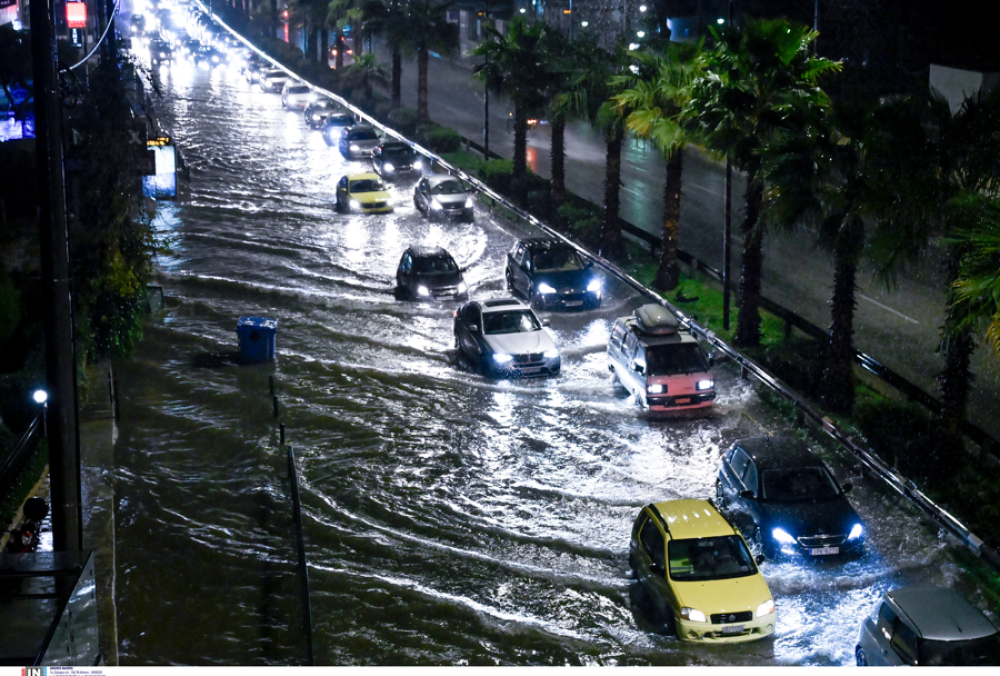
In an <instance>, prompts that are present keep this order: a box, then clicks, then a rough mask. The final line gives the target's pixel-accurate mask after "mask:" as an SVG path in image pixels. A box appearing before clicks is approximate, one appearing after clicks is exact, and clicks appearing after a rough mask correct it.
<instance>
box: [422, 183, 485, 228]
mask: <svg viewBox="0 0 1000 676" xmlns="http://www.w3.org/2000/svg"><path fill="white" fill-rule="evenodd" d="M413 204H414V206H416V207H417V209H418V210H419V211H420V212H421V213H423V214H424V215H425V216H427V217H429V218H436V217H439V216H447V217H449V218H461V219H463V220H467V221H471V220H472V218H473V205H474V204H475V198H474V197H473V193H472V189H471V188H469V186H467V185H466V184H465V183H464V182H462V180H461V179H458V178H455V177H454V176H450V175H448V174H433V175H431V176H424V177H423V178H421V179H420V180H419V181H418V182H417V185H415V186H414V187H413Z"/></svg>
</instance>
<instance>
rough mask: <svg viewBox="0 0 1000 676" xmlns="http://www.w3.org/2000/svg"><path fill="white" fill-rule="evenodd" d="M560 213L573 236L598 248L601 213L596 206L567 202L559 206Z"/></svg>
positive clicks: (585, 243)
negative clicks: (590, 206)
mask: <svg viewBox="0 0 1000 676" xmlns="http://www.w3.org/2000/svg"><path fill="white" fill-rule="evenodd" d="M558 213H559V217H560V218H561V219H562V221H563V223H564V224H565V226H564V227H565V229H566V232H567V233H568V234H569V235H570V236H571V237H573V238H574V239H576V240H577V241H579V242H581V243H583V244H584V246H587V247H589V248H596V246H597V243H598V239H599V238H600V236H601V213H600V211H599V210H598V209H597V208H596V207H594V208H587V207H585V206H579V205H575V204H570V203H568V202H567V203H566V204H563V205H562V206H561V207H559V212H558Z"/></svg>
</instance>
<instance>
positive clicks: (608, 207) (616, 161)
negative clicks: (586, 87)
mask: <svg viewBox="0 0 1000 676" xmlns="http://www.w3.org/2000/svg"><path fill="white" fill-rule="evenodd" d="M624 137H625V134H624V133H623V131H622V127H621V125H615V127H614V129H613V130H612V131H610V132H609V133H608V134H607V153H606V155H605V158H606V159H605V164H604V221H603V222H602V224H601V246H600V254H601V255H602V256H604V257H605V258H617V257H618V256H619V255H620V254H621V253H622V226H621V222H620V221H619V220H618V211H619V207H620V205H621V194H620V193H621V187H622V140H623V139H624Z"/></svg>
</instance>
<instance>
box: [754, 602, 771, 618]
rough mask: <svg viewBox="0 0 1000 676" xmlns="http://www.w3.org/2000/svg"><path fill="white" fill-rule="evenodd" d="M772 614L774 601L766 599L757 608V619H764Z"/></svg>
mask: <svg viewBox="0 0 1000 676" xmlns="http://www.w3.org/2000/svg"><path fill="white" fill-rule="evenodd" d="M773 612H774V599H768V600H766V601H764V602H763V603H762V604H760V605H759V606H757V613H756V616H757V617H764V616H765V615H770V614H771V613H773Z"/></svg>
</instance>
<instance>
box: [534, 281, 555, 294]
mask: <svg viewBox="0 0 1000 676" xmlns="http://www.w3.org/2000/svg"><path fill="white" fill-rule="evenodd" d="M555 292H556V290H555V289H554V288H552V287H551V286H549V285H548V284H546V283H545V282H542V283H541V284H539V285H538V293H555Z"/></svg>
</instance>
